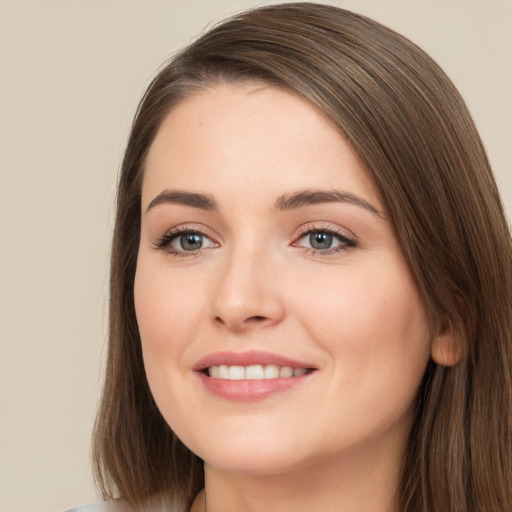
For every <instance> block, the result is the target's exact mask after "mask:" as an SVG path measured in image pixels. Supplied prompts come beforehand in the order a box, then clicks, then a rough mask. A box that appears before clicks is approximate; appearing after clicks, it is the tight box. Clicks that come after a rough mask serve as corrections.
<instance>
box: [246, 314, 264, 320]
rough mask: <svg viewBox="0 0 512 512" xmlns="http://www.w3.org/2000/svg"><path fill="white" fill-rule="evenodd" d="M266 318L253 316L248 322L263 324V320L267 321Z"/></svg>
mask: <svg viewBox="0 0 512 512" xmlns="http://www.w3.org/2000/svg"><path fill="white" fill-rule="evenodd" d="M265 319H266V318H265V317H264V316H258V315H256V316H251V317H249V318H248V319H247V320H246V321H247V322H251V321H254V322H262V321H263V320H265Z"/></svg>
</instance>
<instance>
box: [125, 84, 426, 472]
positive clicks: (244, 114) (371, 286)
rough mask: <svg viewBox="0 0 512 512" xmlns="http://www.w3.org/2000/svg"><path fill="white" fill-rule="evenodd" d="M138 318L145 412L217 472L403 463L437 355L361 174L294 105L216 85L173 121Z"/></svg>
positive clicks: (151, 206) (276, 96)
mask: <svg viewBox="0 0 512 512" xmlns="http://www.w3.org/2000/svg"><path fill="white" fill-rule="evenodd" d="M135 306H136V312H137V320H138V324H139V328H140V335H141V340H142V350H143V355H144V364H145V368H146V372H147V377H148V380H149V384H150V387H151V390H152V393H153V394H154V397H155V400H156V402H157V404H158V406H159V408H160V410H161V412H162V414H163V416H164V417H165V419H166V421H167V422H168V423H169V425H170V426H171V427H172V429H173V430H174V431H175V432H176V434H177V435H178V436H179V437H180V438H181V439H182V441H183V442H184V443H185V444H186V445H187V446H188V447H189V448H190V449H191V450H192V451H194V452H195V453H196V454H198V455H199V456H200V457H201V458H203V459H204V460H205V461H206V462H207V463H209V464H210V465H212V466H215V467H217V468H223V469H226V470H237V471H242V472H243V471H246V472H248V473H251V474H254V473H256V474H259V473H275V472H283V471H287V470H292V469H298V468H303V467H315V466H317V465H318V464H322V463H324V462H327V461H330V462H335V463H336V462H337V461H339V462H340V463H341V462H342V461H343V460H348V459H350V458H352V459H354V458H355V457H359V458H360V457H361V456H362V454H365V455H366V456H367V457H373V458H375V460H377V459H378V458H379V457H381V458H382V457H384V458H386V457H388V458H389V457H393V454H397V453H399V454H401V453H402V450H403V445H404V442H405V438H406V436H407V434H408V431H409V429H410V425H411V419H412V415H413V408H414V398H415V394H416V392H417V389H418V387H419V384H420V381H421V379H422V376H423V373H424V370H425V367H426V364H427V362H428V360H429V357H430V340H429V331H428V326H427V321H426V315H425V310H424V306H423V303H422V300H421V297H420V295H419V293H418V290H417V287H416V285H415V281H414V280H413V278H412V276H411V274H410V271H409V268H408V266H407V264H406V262H405V260H404V256H403V254H402V251H401V249H400V247H399V244H398V241H397V238H396V236H395V233H394V230H393V226H392V224H391V223H390V220H389V218H388V215H387V212H386V207H385V204H384V203H383V200H382V198H381V196H380V194H379V192H378V190H377V188H376V186H375V184H374V182H373V181H372V179H371V178H370V176H369V174H368V173H367V171H366V170H365V167H364V165H363V164H362V162H361V160H360V159H359V158H358V157H357V156H356V154H355V153H354V151H353V150H352V149H351V147H350V146H349V144H348V143H347V141H346V140H345V138H344V137H343V136H342V135H340V133H339V132H338V131H336V130H335V129H334V127H333V126H332V125H331V124H330V123H329V122H328V121H327V120H326V119H325V118H324V117H322V115H320V114H319V113H318V112H317V111H316V110H315V109H314V108H313V107H311V106H310V105H309V104H308V103H307V102H306V101H305V100H303V99H301V98H300V97H298V96H296V95H294V94H292V93H290V92H286V91H284V90H280V89H277V88H273V87H268V86H265V85H262V84H258V83H246V84H236V85H227V84H225V85H218V86H215V87H212V88H210V89H207V90H204V91H201V92H198V93H195V94H194V95H192V96H191V97H189V98H188V99H187V100H185V101H184V102H183V103H181V104H180V105H178V106H177V107H176V108H174V109H173V110H172V112H171V113H170V114H169V115H168V117H167V118H166V119H165V121H164V123H163V124H162V126H161V128H160V130H159V132H158V134H157V137H156V139H155V141H154V143H153V144H152V146H151V148H150V152H149V155H148V159H147V167H146V172H145V177H144V181H143V189H142V227H141V242H140V248H139V254H138V263H137V272H136V278H135ZM358 460H359V459H358Z"/></svg>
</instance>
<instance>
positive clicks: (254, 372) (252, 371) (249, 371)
mask: <svg viewBox="0 0 512 512" xmlns="http://www.w3.org/2000/svg"><path fill="white" fill-rule="evenodd" d="M245 378H246V379H248V380H256V379H263V378H265V372H264V370H263V366H261V364H254V365H252V366H248V367H247V368H246V369H245Z"/></svg>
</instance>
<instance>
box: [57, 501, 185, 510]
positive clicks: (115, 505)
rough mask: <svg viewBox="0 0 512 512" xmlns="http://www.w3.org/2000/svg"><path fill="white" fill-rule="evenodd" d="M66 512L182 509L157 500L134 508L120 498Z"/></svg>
mask: <svg viewBox="0 0 512 512" xmlns="http://www.w3.org/2000/svg"><path fill="white" fill-rule="evenodd" d="M66 512H182V509H181V508H175V507H171V508H168V507H166V506H165V505H163V504H162V503H161V502H159V501H157V502H155V501H153V502H152V503H148V504H147V505H146V506H144V507H143V508H142V509H140V510H139V509H137V510H136V509H134V508H133V507H131V506H130V505H128V504H127V503H125V502H123V501H121V500H111V501H100V502H98V503H91V504H89V505H83V506H81V507H75V508H71V509H69V510H67V511H66Z"/></svg>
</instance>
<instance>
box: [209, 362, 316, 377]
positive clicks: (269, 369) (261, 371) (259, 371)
mask: <svg viewBox="0 0 512 512" xmlns="http://www.w3.org/2000/svg"><path fill="white" fill-rule="evenodd" d="M305 373H307V370H306V368H292V367H291V366H277V365H275V364H267V365H261V364H254V365H251V366H237V365H233V366H228V365H225V364H221V365H219V366H210V367H209V368H208V375H209V376H210V377H213V378H214V379H225V380H259V379H277V378H279V377H281V378H289V377H299V376H300V375H304V374H305Z"/></svg>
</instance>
